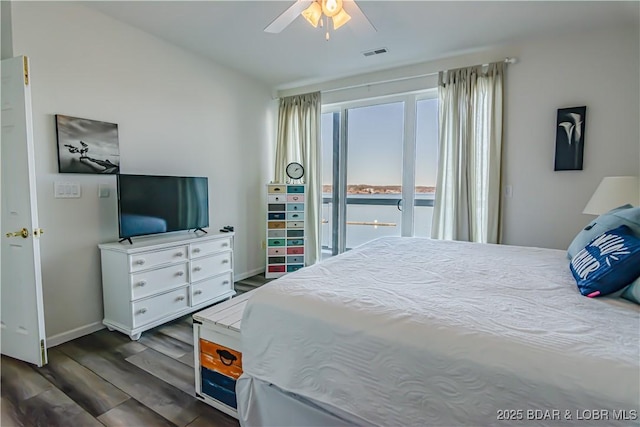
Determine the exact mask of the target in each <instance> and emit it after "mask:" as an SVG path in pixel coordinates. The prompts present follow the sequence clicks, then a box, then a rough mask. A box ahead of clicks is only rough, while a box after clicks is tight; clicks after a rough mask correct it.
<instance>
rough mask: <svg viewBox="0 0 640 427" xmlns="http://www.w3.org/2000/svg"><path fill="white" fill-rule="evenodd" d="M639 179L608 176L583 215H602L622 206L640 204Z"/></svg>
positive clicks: (599, 186) (592, 197)
mask: <svg viewBox="0 0 640 427" xmlns="http://www.w3.org/2000/svg"><path fill="white" fill-rule="evenodd" d="M639 199H640V196H639V190H638V177H636V176H607V177H604V178H603V179H602V182H600V185H598V188H597V189H596V191H595V193H593V196H591V199H590V200H589V203H587V206H585V208H584V210H583V211H582V213H585V214H590V215H601V214H603V213H605V212H608V211H610V210H611V209H614V208H617V207H619V206H622V205H626V204H627V203H628V204H631V205H633V206H638V205H639V204H640V200H639Z"/></svg>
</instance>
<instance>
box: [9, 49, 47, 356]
mask: <svg viewBox="0 0 640 427" xmlns="http://www.w3.org/2000/svg"><path fill="white" fill-rule="evenodd" d="M28 70H29V60H28V59H27V57H26V56H21V57H16V58H11V59H5V60H3V61H2V72H1V75H2V92H1V94H2V95H1V98H2V235H1V236H0V238H1V239H2V247H1V252H0V255H1V258H2V281H1V282H0V293H1V295H0V299H1V300H2V302H1V304H2V307H1V308H2V311H1V312H0V316H1V319H0V320H1V323H0V326H1V328H2V330H1V331H0V334H1V335H2V345H1V347H0V350H1V352H2V354H5V355H7V356H11V357H13V358H16V359H20V360H24V361H25V362H29V363H33V364H35V365H38V366H42V365H44V364H46V363H47V353H46V342H45V332H44V307H43V303H42V275H41V271H40V241H39V238H40V235H41V234H42V230H41V229H40V228H39V225H38V209H37V204H36V175H35V160H34V147H33V122H32V117H31V87H30V84H29V72H28Z"/></svg>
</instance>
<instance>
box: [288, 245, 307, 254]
mask: <svg viewBox="0 0 640 427" xmlns="http://www.w3.org/2000/svg"><path fill="white" fill-rule="evenodd" d="M287 254H288V255H302V254H304V246H294V247H292V248H287Z"/></svg>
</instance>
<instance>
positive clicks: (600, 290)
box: [570, 225, 640, 297]
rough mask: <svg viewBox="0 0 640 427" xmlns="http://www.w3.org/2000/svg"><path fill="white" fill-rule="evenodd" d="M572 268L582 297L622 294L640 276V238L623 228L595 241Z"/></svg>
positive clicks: (583, 250) (607, 232) (623, 226)
mask: <svg viewBox="0 0 640 427" xmlns="http://www.w3.org/2000/svg"><path fill="white" fill-rule="evenodd" d="M570 265H571V273H572V274H573V277H574V278H575V279H576V282H577V284H578V289H579V290H580V293H581V294H582V295H586V296H588V297H597V296H602V295H607V294H610V293H613V292H616V291H619V290H620V289H622V288H624V287H625V286H627V285H628V284H630V283H631V282H633V281H634V280H635V279H637V278H638V276H640V238H638V237H636V236H635V235H634V234H633V232H632V231H631V229H630V228H629V227H627V226H626V225H621V226H620V227H618V228H615V229H613V230H609V231H606V232H604V233H602V234H600V235H599V236H597V237H596V238H594V239H593V240H592V241H591V242H590V243H589V244H588V245H587V246H586V247H585V248H584V249H582V250H581V251H580V252H578V253H577V254H576V255H575V256H574V257H573V259H572V260H571V264H570Z"/></svg>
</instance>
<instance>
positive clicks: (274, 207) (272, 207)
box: [267, 203, 286, 212]
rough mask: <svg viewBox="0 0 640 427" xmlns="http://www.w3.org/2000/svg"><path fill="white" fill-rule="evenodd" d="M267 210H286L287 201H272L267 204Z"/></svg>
mask: <svg viewBox="0 0 640 427" xmlns="http://www.w3.org/2000/svg"><path fill="white" fill-rule="evenodd" d="M267 210H268V211H269V212H283V211H285V210H286V204H285V203H270V204H268V205H267Z"/></svg>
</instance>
